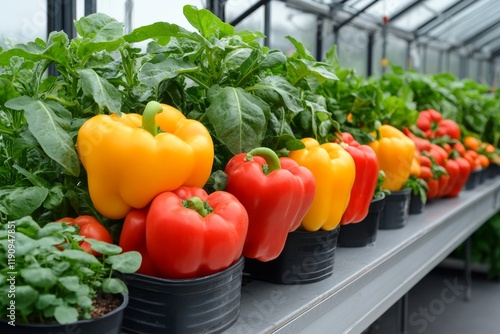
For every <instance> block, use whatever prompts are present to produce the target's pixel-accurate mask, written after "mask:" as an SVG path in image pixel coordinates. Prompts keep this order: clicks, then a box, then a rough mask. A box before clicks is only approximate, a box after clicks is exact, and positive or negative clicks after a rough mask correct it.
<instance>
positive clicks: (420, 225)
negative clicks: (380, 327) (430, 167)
mask: <svg viewBox="0 0 500 334" xmlns="http://www.w3.org/2000/svg"><path fill="white" fill-rule="evenodd" d="M499 194H500V178H499V177H496V178H494V179H487V180H486V181H485V183H483V184H481V185H479V186H478V187H476V188H474V189H473V190H463V191H462V192H461V193H460V195H459V196H458V197H455V198H447V199H437V200H434V201H431V202H429V203H428V204H427V205H426V208H425V210H424V212H423V213H420V214H416V215H410V217H409V219H408V222H407V224H406V226H404V227H403V228H401V229H397V230H379V231H378V232H377V237H376V241H375V243H374V244H373V245H369V246H366V247H360V248H337V249H336V252H335V264H334V269H333V275H332V276H331V277H329V278H327V279H325V280H323V281H320V282H316V283H311V284H304V285H279V284H271V283H266V282H263V281H258V280H248V279H244V284H243V287H242V296H241V308H240V312H241V313H240V316H239V318H238V320H237V322H236V323H235V324H233V325H232V326H231V327H230V328H229V329H228V330H226V331H225V332H224V333H234V334H257V333H291V334H297V333H314V334H319V333H328V334H337V333H361V332H362V331H363V330H365V329H366V328H367V327H368V326H369V325H370V324H372V323H373V322H374V321H375V320H376V319H377V318H379V317H380V316H381V315H382V314H383V313H384V312H385V311H386V310H388V309H389V308H390V307H391V306H392V305H393V304H394V303H395V302H397V301H398V300H399V299H400V298H401V297H402V296H403V295H404V294H405V293H406V292H408V291H409V290H410V289H411V288H412V287H413V286H414V285H415V284H416V283H417V282H418V281H419V280H420V279H422V278H423V277H424V276H425V275H426V274H427V273H428V272H429V271H430V270H431V269H432V268H434V267H435V266H437V265H438V264H439V263H440V262H441V261H442V260H444V259H445V258H446V257H447V255H449V254H450V253H451V252H452V251H453V250H454V249H455V248H456V247H457V246H458V245H460V244H461V243H462V242H463V241H464V240H465V239H466V238H467V237H468V236H470V235H471V234H472V233H473V232H474V231H475V230H476V229H477V228H479V227H480V226H481V225H482V224H483V223H484V222H485V221H486V220H487V219H488V218H490V217H491V216H492V215H493V214H494V213H496V212H497V211H498V210H499V208H500V195H499Z"/></svg>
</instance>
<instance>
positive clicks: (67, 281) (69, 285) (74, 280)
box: [58, 276, 80, 292]
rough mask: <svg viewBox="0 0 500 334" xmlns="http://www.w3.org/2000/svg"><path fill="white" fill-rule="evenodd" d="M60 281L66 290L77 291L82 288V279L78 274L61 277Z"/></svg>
mask: <svg viewBox="0 0 500 334" xmlns="http://www.w3.org/2000/svg"><path fill="white" fill-rule="evenodd" d="M58 281H59V283H61V285H62V286H63V287H64V288H65V289H66V290H69V291H74V292H77V291H78V289H79V288H80V279H79V278H78V276H64V277H59V279H58Z"/></svg>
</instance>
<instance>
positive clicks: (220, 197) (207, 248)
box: [119, 186, 248, 279]
mask: <svg viewBox="0 0 500 334" xmlns="http://www.w3.org/2000/svg"><path fill="white" fill-rule="evenodd" d="M145 211H147V214H145ZM144 218H145V219H144ZM247 230H248V214H247V212H246V210H245V207H244V206H243V205H242V204H241V203H240V202H239V201H238V199H237V198H236V197H235V196H233V195H232V194H230V193H228V192H226V191H215V192H213V193H211V194H210V195H209V194H207V193H206V191H205V190H203V189H202V188H199V187H187V186H181V187H179V188H177V189H175V190H173V191H166V192H162V193H160V194H158V195H157V196H156V197H155V198H154V199H153V200H152V201H151V203H150V205H149V207H148V208H146V209H144V211H142V212H138V211H137V210H132V211H130V212H129V213H128V215H127V217H126V218H125V221H124V224H123V229H122V233H121V236H120V242H119V245H120V247H122V249H123V250H124V251H126V250H136V251H138V252H140V253H141V255H142V256H143V258H145V259H146V264H145V265H143V266H141V268H140V269H139V271H138V272H139V273H143V274H149V275H154V276H158V277H162V278H170V279H184V278H196V277H202V276H206V275H210V274H214V273H216V272H219V271H221V270H224V269H226V268H228V267H230V266H231V265H232V264H233V263H235V262H236V261H237V260H238V259H239V258H240V257H241V255H242V251H243V245H244V243H245V239H246V236H247Z"/></svg>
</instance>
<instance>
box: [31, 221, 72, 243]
mask: <svg viewBox="0 0 500 334" xmlns="http://www.w3.org/2000/svg"><path fill="white" fill-rule="evenodd" d="M75 231H76V228H75V227H74V226H70V225H68V224H63V223H58V222H53V223H47V224H45V225H44V226H43V227H42V229H41V230H40V231H38V234H37V238H39V239H40V238H44V237H47V236H58V235H59V234H60V233H62V232H69V233H75Z"/></svg>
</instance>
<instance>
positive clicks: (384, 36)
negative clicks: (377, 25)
mask: <svg viewBox="0 0 500 334" xmlns="http://www.w3.org/2000/svg"><path fill="white" fill-rule="evenodd" d="M381 65H382V71H381V73H382V75H383V74H384V73H385V70H386V68H387V24H386V22H384V24H382V64H381Z"/></svg>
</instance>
